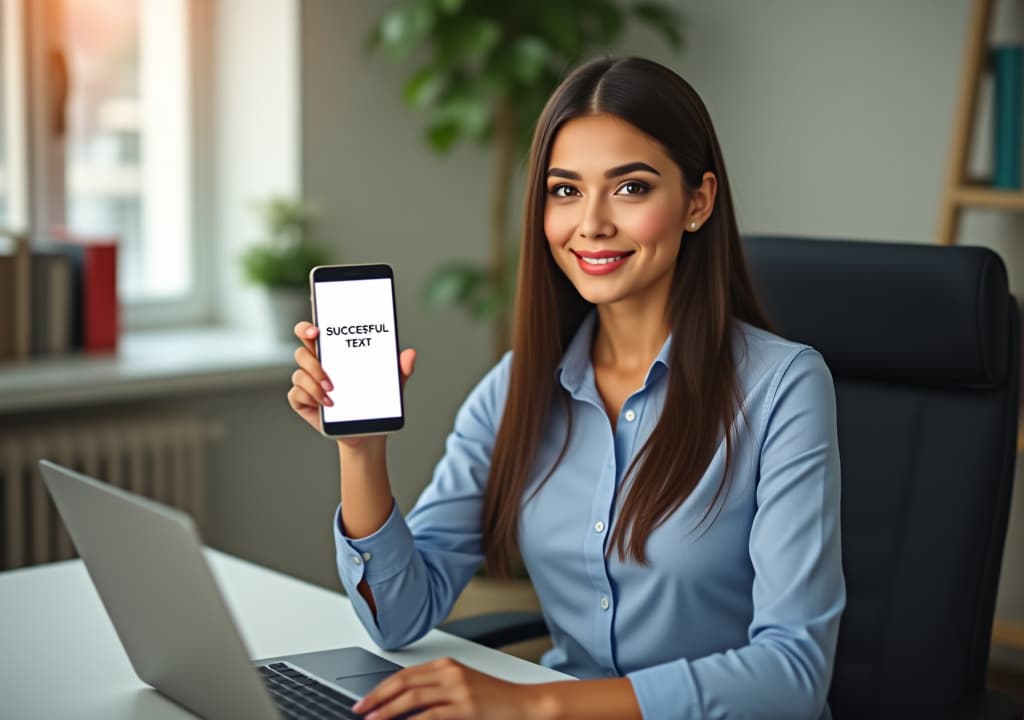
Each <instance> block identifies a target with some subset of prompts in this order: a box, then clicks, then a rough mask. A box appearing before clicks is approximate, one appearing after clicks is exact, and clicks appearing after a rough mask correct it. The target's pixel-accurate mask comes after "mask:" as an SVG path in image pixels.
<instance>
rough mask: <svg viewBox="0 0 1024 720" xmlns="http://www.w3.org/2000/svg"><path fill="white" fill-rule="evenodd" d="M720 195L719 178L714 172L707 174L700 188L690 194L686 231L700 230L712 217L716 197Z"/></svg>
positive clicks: (702, 179)
mask: <svg viewBox="0 0 1024 720" xmlns="http://www.w3.org/2000/svg"><path fill="white" fill-rule="evenodd" d="M717 193H718V178H716V177H715V174H714V173H713V172H710V171H709V172H706V173H704V176H703V177H702V178H701V184H700V187H699V188H697V189H696V190H693V191H692V192H691V193H690V197H689V202H688V203H687V206H686V229H687V230H689V231H690V232H693V231H694V230H700V229H701V227H703V225H704V223H706V222H707V221H708V218H709V217H711V212H712V211H713V210H714V209H715V196H716V195H717Z"/></svg>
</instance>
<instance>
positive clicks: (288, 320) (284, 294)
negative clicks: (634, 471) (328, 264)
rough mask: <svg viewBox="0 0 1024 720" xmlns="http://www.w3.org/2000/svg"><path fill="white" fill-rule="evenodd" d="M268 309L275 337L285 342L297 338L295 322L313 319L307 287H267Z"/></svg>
mask: <svg viewBox="0 0 1024 720" xmlns="http://www.w3.org/2000/svg"><path fill="white" fill-rule="evenodd" d="M267 309H268V313H269V315H270V328H271V331H272V332H273V335H274V337H275V338H276V339H278V340H282V341H284V342H293V341H295V340H296V338H295V323H297V322H299V321H300V320H310V321H311V320H312V319H313V311H312V309H311V308H310V306H309V291H308V290H306V289H305V288H267Z"/></svg>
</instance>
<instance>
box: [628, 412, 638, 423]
mask: <svg viewBox="0 0 1024 720" xmlns="http://www.w3.org/2000/svg"><path fill="white" fill-rule="evenodd" d="M634 420H636V413H635V412H633V411H632V410H627V411H626V422H633V421H634Z"/></svg>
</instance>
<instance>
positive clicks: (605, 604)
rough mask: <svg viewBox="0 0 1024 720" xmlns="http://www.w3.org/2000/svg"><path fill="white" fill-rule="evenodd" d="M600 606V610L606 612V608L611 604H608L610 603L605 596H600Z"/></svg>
mask: <svg viewBox="0 0 1024 720" xmlns="http://www.w3.org/2000/svg"><path fill="white" fill-rule="evenodd" d="M600 605H601V609H602V610H607V609H608V606H609V605H611V603H610V602H608V596H607V595H602V596H601V602H600Z"/></svg>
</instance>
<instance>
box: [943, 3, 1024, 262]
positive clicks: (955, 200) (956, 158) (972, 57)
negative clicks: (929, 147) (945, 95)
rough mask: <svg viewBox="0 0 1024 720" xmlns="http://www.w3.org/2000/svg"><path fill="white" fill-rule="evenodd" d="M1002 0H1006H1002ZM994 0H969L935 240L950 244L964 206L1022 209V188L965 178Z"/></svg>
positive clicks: (1012, 210)
mask: <svg viewBox="0 0 1024 720" xmlns="http://www.w3.org/2000/svg"><path fill="white" fill-rule="evenodd" d="M1004 1H1006V0H1004ZM994 4H995V0H971V8H970V16H969V18H968V26H967V43H966V45H965V46H964V57H963V65H962V68H963V70H962V72H963V75H962V76H961V78H960V92H959V94H958V96H957V103H956V108H955V111H954V112H955V114H954V118H953V137H952V139H951V141H950V152H949V164H948V165H947V168H946V181H945V184H944V186H943V192H942V202H941V206H940V208H939V223H938V236H937V241H938V242H939V244H941V245H954V244H956V241H957V234H958V228H959V224H960V214H961V212H962V210H963V209H964V208H968V207H975V208H990V209H995V210H1004V211H1008V212H1024V190H1004V189H1000V188H993V187H988V186H985V185H980V184H977V183H972V182H971V181H970V180H968V178H967V155H968V151H969V149H970V144H971V138H972V137H973V136H974V121H975V118H976V117H977V109H978V89H979V87H980V86H981V80H982V76H983V75H984V73H985V69H986V66H987V61H986V55H987V53H988V31H989V26H990V24H991V21H992V8H993V5H994Z"/></svg>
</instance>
